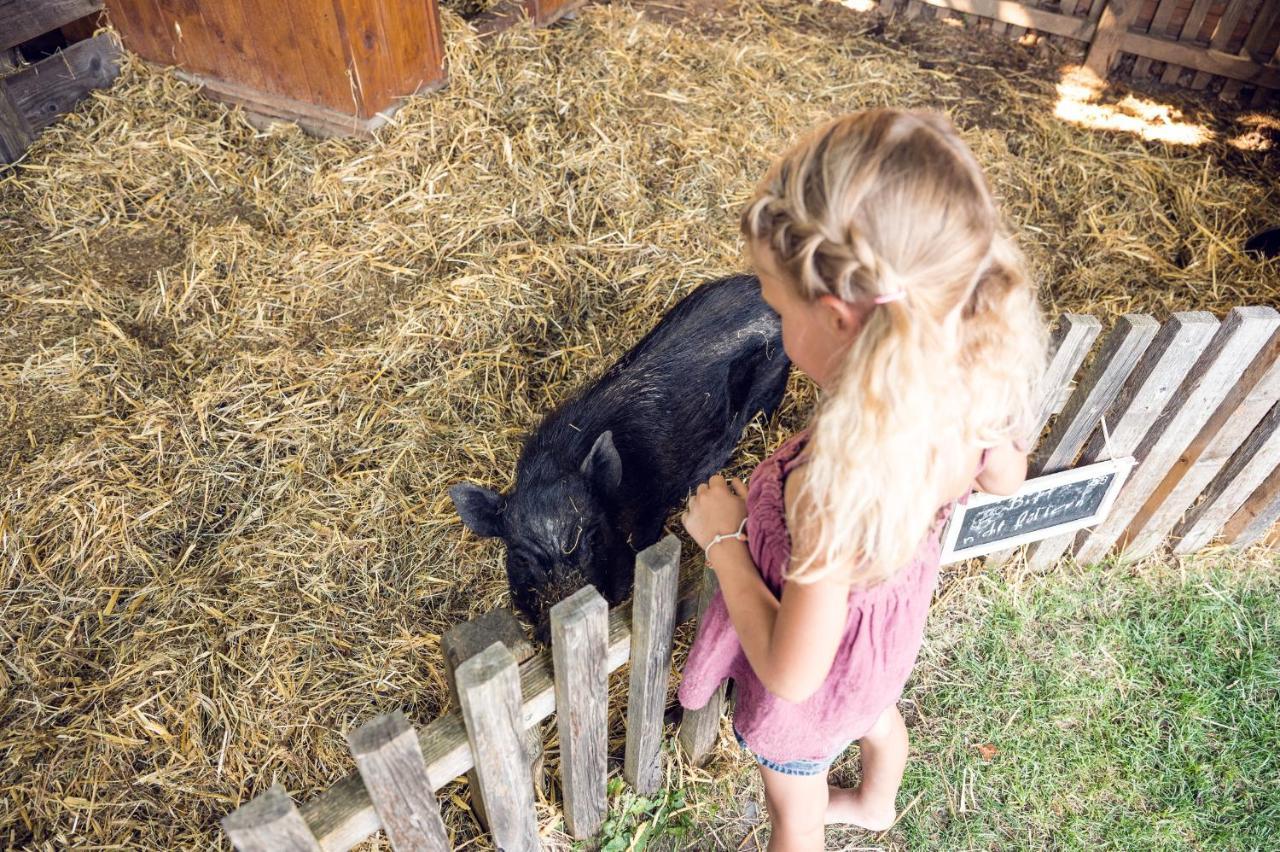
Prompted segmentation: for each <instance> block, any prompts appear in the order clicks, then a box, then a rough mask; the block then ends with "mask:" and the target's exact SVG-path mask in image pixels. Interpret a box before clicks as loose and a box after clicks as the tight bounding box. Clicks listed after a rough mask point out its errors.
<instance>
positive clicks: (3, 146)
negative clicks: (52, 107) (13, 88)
mask: <svg viewBox="0 0 1280 852" xmlns="http://www.w3.org/2000/svg"><path fill="white" fill-rule="evenodd" d="M35 138H36V134H35V131H33V130H32V129H31V125H30V124H28V123H27V119H26V118H25V117H24V116H23V115H22V112H21V111H20V110H19V109H18V106H17V104H15V103H14V102H13V96H11V95H10V94H9V87H8V86H6V85H5V83H4V81H3V80H0V163H13V162H17V160H18V158H19V157H21V156H22V155H23V154H25V153H26V152H27V149H28V148H30V147H31V143H32V141H34V140H35Z"/></svg>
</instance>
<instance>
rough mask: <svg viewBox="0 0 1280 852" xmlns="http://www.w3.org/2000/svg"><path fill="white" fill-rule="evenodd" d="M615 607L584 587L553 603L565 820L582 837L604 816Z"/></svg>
mask: <svg viewBox="0 0 1280 852" xmlns="http://www.w3.org/2000/svg"><path fill="white" fill-rule="evenodd" d="M608 653H609V606H608V604H606V603H605V601H604V598H602V597H600V593H599V592H597V591H596V590H595V587H594V586H584V587H583V588H581V589H579V590H578V591H577V592H574V593H573V594H572V595H570V596H569V597H567V598H565V599H564V600H562V601H560V602H559V603H557V604H556V605H555V606H553V607H551V656H552V660H553V661H554V664H555V684H556V707H557V708H558V709H557V711H556V730H557V731H558V732H559V735H560V779H561V784H562V786H563V788H564V819H565V826H566V827H567V828H568V829H569V833H570V834H572V835H573V836H574V837H575V838H578V839H579V840H583V839H586V838H588V837H593V836H594V835H595V833H596V832H597V831H599V829H600V824H601V823H602V822H603V821H604V813H605V800H606V789H605V787H606V784H607V783H608V766H607V764H606V757H607V754H608V750H609V684H608V677H609V673H608V671H607V670H606V669H607V667H608V664H607V662H606V657H607V656H608Z"/></svg>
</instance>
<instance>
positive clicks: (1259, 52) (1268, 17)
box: [1240, 0, 1280, 63]
mask: <svg viewBox="0 0 1280 852" xmlns="http://www.w3.org/2000/svg"><path fill="white" fill-rule="evenodd" d="M1278 20H1280V0H1262V5H1260V6H1259V7H1258V10H1257V12H1255V13H1254V17H1253V23H1252V24H1250V25H1249V33H1248V35H1246V36H1245V37H1244V44H1242V45H1241V46H1240V49H1241V51H1243V52H1244V53H1245V54H1247V55H1248V56H1249V57H1250V58H1251V59H1252V60H1253V61H1254V62H1259V63H1265V62H1267V61H1268V60H1269V59H1271V57H1270V55H1268V54H1266V53H1264V52H1263V49H1262V48H1263V45H1265V44H1266V43H1267V42H1268V41H1269V40H1270V39H1271V36H1272V35H1274V34H1275V27H1276V23H1277V21H1278Z"/></svg>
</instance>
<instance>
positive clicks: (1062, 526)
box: [942, 458, 1133, 564]
mask: <svg viewBox="0 0 1280 852" xmlns="http://www.w3.org/2000/svg"><path fill="white" fill-rule="evenodd" d="M1132 467H1133V459H1132V458H1124V459H1111V460H1109V461H1104V462H1098V463H1097V464H1091V465H1086V466H1084V467H1078V468H1075V469H1074V470H1064V471H1061V472H1059V473H1051V474H1049V475H1048V476H1040V477H1037V478H1035V479H1031V480H1028V481H1027V482H1026V483H1025V484H1024V485H1023V486H1022V488H1020V489H1018V493H1016V494H1011V495H1009V496H1007V497H996V496H993V495H991V494H981V493H974V494H972V495H970V497H969V501H968V503H967V504H957V505H956V508H955V511H954V512H952V514H951V520H950V521H949V522H948V523H947V530H946V532H945V533H944V534H943V538H942V561H943V563H944V564H945V563H947V562H958V561H960V560H961V559H971V558H973V557H975V556H983V555H984V554H987V553H993V552H995V551H997V550H1006V549H1008V548H1010V547H1017V546H1018V545H1020V544H1027V543H1029V542H1033V541H1039V540H1040V539H1044V538H1052V537H1053V536H1057V535H1061V534H1062V533H1067V532H1072V531H1074V530H1078V529H1082V528H1084V527H1088V526H1092V525H1093V524H1096V523H1098V522H1099V521H1101V520H1102V519H1103V518H1105V517H1106V516H1107V512H1108V511H1109V510H1110V509H1111V504H1112V503H1113V502H1114V501H1115V498H1116V494H1117V493H1118V492H1119V491H1120V486H1122V485H1123V484H1124V480H1125V477H1127V476H1128V475H1129V471H1130V469H1132Z"/></svg>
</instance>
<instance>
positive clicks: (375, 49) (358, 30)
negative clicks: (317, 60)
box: [334, 0, 395, 118]
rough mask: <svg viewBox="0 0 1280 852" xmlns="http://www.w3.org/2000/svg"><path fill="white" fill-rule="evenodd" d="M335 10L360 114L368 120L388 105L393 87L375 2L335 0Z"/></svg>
mask: <svg viewBox="0 0 1280 852" xmlns="http://www.w3.org/2000/svg"><path fill="white" fill-rule="evenodd" d="M334 8H335V9H336V10H337V17H338V29H339V32H340V33H341V41H342V45H343V48H344V50H345V51H346V55H347V62H348V67H349V68H350V71H351V80H350V82H351V84H352V89H353V92H354V97H355V100H356V102H357V103H359V105H360V112H359V115H360V116H361V117H365V118H367V117H369V116H371V115H373V114H374V113H376V112H378V111H379V110H381V109H383V108H384V107H386V106H388V105H389V104H390V102H391V97H390V96H389V95H388V94H387V93H388V92H389V91H391V89H392V88H394V77H395V70H394V69H393V67H392V62H391V56H390V54H389V52H388V51H387V49H386V45H387V41H386V34H385V32H384V30H383V23H382V19H381V16H380V15H379V11H378V8H377V4H376V3H375V2H374V0H335V2H334Z"/></svg>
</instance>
